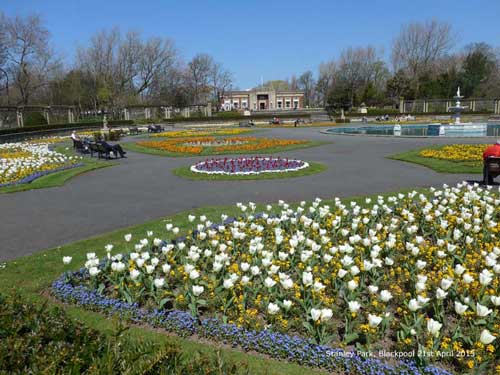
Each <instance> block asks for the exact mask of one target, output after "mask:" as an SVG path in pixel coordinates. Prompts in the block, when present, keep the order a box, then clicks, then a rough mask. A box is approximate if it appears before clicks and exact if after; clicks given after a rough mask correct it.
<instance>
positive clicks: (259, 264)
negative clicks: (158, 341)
mask: <svg viewBox="0 0 500 375" xmlns="http://www.w3.org/2000/svg"><path fill="white" fill-rule="evenodd" d="M238 207H239V209H240V210H241V214H240V215H239V217H238V218H235V219H231V218H229V217H228V216H227V215H222V223H221V224H213V223H212V222H210V221H209V220H208V219H207V217H205V216H203V215H202V216H200V217H199V218H197V217H195V216H192V215H189V216H188V220H189V221H190V222H192V223H193V229H194V230H193V231H192V232H189V233H190V235H189V236H188V237H186V238H179V237H178V236H179V234H178V233H179V228H177V227H175V225H173V224H171V223H169V224H167V225H166V229H167V233H168V237H170V238H169V239H167V240H162V239H160V238H154V237H153V233H148V236H149V238H143V239H138V240H137V241H135V243H134V242H132V236H131V235H127V236H125V242H123V243H122V244H120V245H119V246H117V247H118V251H117V252H115V254H114V255H112V254H111V252H112V251H113V249H115V248H114V247H113V245H111V244H110V245H108V246H107V247H106V250H107V251H108V257H106V258H105V259H103V260H101V259H98V258H97V257H96V255H95V254H93V253H89V254H87V261H86V262H85V265H84V266H85V268H84V269H83V271H82V272H81V273H76V274H73V275H68V276H65V277H64V283H63V285H56V288H55V293H56V295H58V296H59V297H60V298H62V299H66V300H69V301H71V300H72V301H75V302H78V303H82V304H84V305H88V306H90V307H92V308H99V309H101V310H105V311H106V310H107V309H111V310H112V309H115V307H116V309H118V310H120V311H121V310H122V309H124V310H127V309H132V313H131V315H132V316H133V317H135V316H136V315H137V316H139V317H141V316H142V317H145V319H146V320H147V321H149V322H152V324H155V322H156V320H153V319H149V318H148V317H149V315H148V314H151V313H147V312H146V311H156V313H153V315H154V314H158V315H156V316H157V318H158V320H157V322H159V323H158V324H159V325H160V326H162V324H163V323H164V324H167V322H168V316H170V315H168V313H167V312H168V311H176V310H183V311H186V310H187V311H189V312H190V313H191V315H192V316H193V317H197V318H198V319H201V322H202V323H201V324H202V327H207V326H210V324H209V323H207V322H211V321H213V320H211V319H216V320H215V321H216V322H220V321H227V322H229V323H230V324H234V325H233V326H231V327H233V328H227V327H226V326H224V327H226V328H220V324H221V323H217V324H216V325H217V327H216V328H213V329H212V328H210V332H213V335H214V336H216V337H217V338H218V339H220V340H223V341H226V342H230V343H233V344H236V345H241V346H242V347H244V348H248V349H249V350H258V351H260V352H262V353H267V354H270V355H272V356H273V357H278V358H290V359H291V360H296V361H298V362H301V359H300V355H299V354H298V353H300V352H303V355H304V357H303V362H301V363H307V364H313V365H316V366H321V367H326V368H332V367H331V366H333V368H335V365H336V363H337V362H335V359H333V358H334V356H333V355H330V356H329V355H327V353H326V352H325V351H327V350H329V352H330V353H333V349H332V347H331V346H321V345H319V346H316V347H314V348H316V349H314V350H319V352H321V353H323V355H321V356H320V357H319V358H318V357H316V356H313V357H314V358H311V357H310V356H309V355H310V354H311V352H310V350H313V349H312V348H313V347H311V346H308V345H310V344H308V343H307V342H308V341H307V340H314V341H315V342H316V343H317V344H328V345H331V344H335V345H340V346H342V347H343V348H346V349H348V350H349V349H350V348H351V349H352V348H354V346H355V348H356V350H357V352H358V353H359V352H360V351H366V352H367V353H372V354H373V353H374V355H375V356H376V357H377V356H381V357H384V358H386V355H387V356H389V357H391V355H392V358H394V357H396V356H397V355H401V356H403V355H405V356H406V357H410V359H412V360H417V361H418V362H419V364H420V365H423V364H425V363H428V362H433V361H437V362H439V363H447V364H448V365H451V366H455V367H456V368H457V369H461V370H463V369H465V370H467V371H468V369H477V370H478V371H479V372H480V373H493V371H494V368H495V366H496V365H497V364H498V360H499V358H500V351H499V349H498V348H499V346H498V344H497V341H498V340H497V337H498V335H499V334H500V315H499V314H498V309H499V306H500V278H499V275H500V263H499V262H498V259H499V257H500V239H499V237H498V236H499V232H500V225H499V222H498V221H499V220H500V199H499V195H498V192H497V191H495V192H494V191H492V190H490V189H483V188H481V187H479V186H477V185H475V186H471V185H467V184H466V183H463V184H459V185H458V186H457V187H453V188H450V187H447V186H445V187H444V188H443V189H442V190H435V189H431V190H430V193H429V195H424V194H419V193H417V192H415V191H414V192H409V193H407V194H398V195H395V196H390V197H387V198H384V197H382V196H379V197H378V198H376V199H374V200H373V201H372V200H371V199H367V200H366V201H365V203H364V204H363V205H359V204H358V203H356V202H350V203H349V204H347V205H346V204H344V203H342V201H340V200H339V199H335V200H333V201H331V202H328V204H326V203H325V202H322V201H321V200H320V199H316V200H315V201H314V202H312V203H310V204H307V203H306V202H301V203H300V205H298V206H297V207H294V208H292V207H291V206H290V205H288V204H286V203H284V202H282V201H280V202H279V205H278V207H277V208H273V207H272V206H268V207H267V208H266V210H267V212H265V213H261V214H258V213H256V212H257V211H256V209H257V208H256V205H255V204H253V203H249V204H248V205H243V204H241V203H240V204H238ZM160 236H162V235H160ZM64 261H65V262H66V263H67V262H70V261H71V259H68V258H66V259H64ZM101 299H102V300H103V301H101ZM106 299H109V300H106ZM105 300H106V301H105ZM100 301H101V302H100ZM111 301H114V302H111ZM137 309H139V310H137ZM151 309H153V310H151ZM141 311H142V312H141ZM123 313H125V311H123ZM175 316H177V315H173V319H175ZM134 319H135V318H134ZM203 324H205V325H203ZM263 328H271V329H272V330H273V331H274V332H276V331H278V332H282V333H287V335H289V334H292V335H299V336H302V337H305V338H307V339H299V338H296V340H297V341H295V343H296V344H297V345H300V346H301V347H302V350H300V349H297V348H296V347H295V346H293V348H294V349H293V350H294V352H293V355H292V354H291V353H288V352H287V350H288V349H287V347H288V348H290V346H289V344H290V343H292V342H293V340H294V339H293V338H290V336H287V335H284V336H283V337H287V338H286V339H285V338H283V337H281V336H279V335H278V334H277V336H275V339H276V341H273V340H271V341H265V340H267V339H264V337H267V336H268V335H269V334H268V333H264V334H262V335H260V334H259V333H252V332H257V331H259V330H262V329H263ZM197 329H199V330H200V331H199V332H203V329H205V328H196V329H195V331H196V332H198V331H197ZM262 332H267V331H262ZM206 335H207V336H210V333H207V334H206ZM249 337H257V338H256V340H257V341H251V344H249V343H248V342H247V340H246V339H245V338H249ZM259 337H261V338H262V340H263V341H259ZM250 340H253V338H252V339H250ZM289 340H292V341H289ZM299 342H300V344H299ZM293 345H295V344H293ZM295 349H297V351H295ZM314 353H316V352H314ZM380 353H382V354H380ZM384 353H386V355H384ZM391 353H395V354H391ZM398 353H400V354H398ZM311 355H312V354H311ZM340 357H342V358H343V359H342V363H344V362H343V361H344V358H345V356H342V355H341V356H340ZM321 358H323V359H321ZM322 361H324V362H322ZM370 363H371V362H370ZM339 366H340V365H339ZM342 366H344V367H342V368H339V370H344V371H345V369H346V366H347V365H345V363H344V365H342ZM333 368H332V369H333ZM377 369H378V370H377V371H380V373H383V374H386V373H406V374H408V373H412V374H413V373H417V372H415V371H416V370H415V371H409V370H407V372H395V371H392V370H387V371H386V370H380V368H378V367H377ZM479 369H480V370H479ZM365 370H366V371H364V372H359V373H374V372H375V373H377V371H375V368H366V369H365ZM370 371H372V372H370ZM419 371H421V372H420V373H427V372H426V371H425V370H422V369H420V370H419ZM429 371H430V370H429ZM347 373H357V372H349V371H347ZM429 373H439V372H438V371H435V372H429Z"/></svg>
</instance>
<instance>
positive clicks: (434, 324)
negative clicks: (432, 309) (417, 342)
mask: <svg viewBox="0 0 500 375" xmlns="http://www.w3.org/2000/svg"><path fill="white" fill-rule="evenodd" d="M442 326H443V325H442V324H441V323H439V322H438V321H436V320H434V319H429V320H428V321H427V332H429V333H430V334H431V335H432V336H434V337H438V336H439V331H440V330H441V327H442Z"/></svg>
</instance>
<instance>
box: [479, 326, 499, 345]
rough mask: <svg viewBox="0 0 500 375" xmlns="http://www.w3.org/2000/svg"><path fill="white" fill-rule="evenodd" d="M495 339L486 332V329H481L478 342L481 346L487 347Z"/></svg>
mask: <svg viewBox="0 0 500 375" xmlns="http://www.w3.org/2000/svg"><path fill="white" fill-rule="evenodd" d="M495 339H496V337H495V336H493V335H492V334H491V332H490V331H488V330H487V329H483V330H482V331H481V336H480V338H479V341H481V343H482V344H484V345H489V344H491V343H492V342H493V341H495Z"/></svg>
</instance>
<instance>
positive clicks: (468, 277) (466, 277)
mask: <svg viewBox="0 0 500 375" xmlns="http://www.w3.org/2000/svg"><path fill="white" fill-rule="evenodd" d="M462 280H463V281H464V283H466V284H470V283H471V282H473V281H474V278H473V277H472V276H471V275H469V274H468V273H464V275H463V276H462Z"/></svg>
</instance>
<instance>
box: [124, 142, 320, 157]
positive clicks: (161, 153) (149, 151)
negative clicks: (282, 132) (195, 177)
mask: <svg viewBox="0 0 500 375" xmlns="http://www.w3.org/2000/svg"><path fill="white" fill-rule="evenodd" d="M327 143H329V142H319V141H308V142H307V143H303V144H295V145H289V146H284V147H271V148H267V149H263V150H256V151H247V150H242V151H227V152H214V151H212V150H210V147H206V148H205V149H204V150H203V151H202V152H201V153H199V154H192V153H181V152H169V151H164V150H159V149H155V148H152V147H144V146H140V145H138V144H137V143H127V144H126V146H125V147H126V149H127V151H133V152H141V153H144V154H150V155H157V156H168V157H186V156H210V155H239V154H276V153H279V152H284V151H290V150H297V149H300V148H309V147H316V146H321V145H324V144H327Z"/></svg>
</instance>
